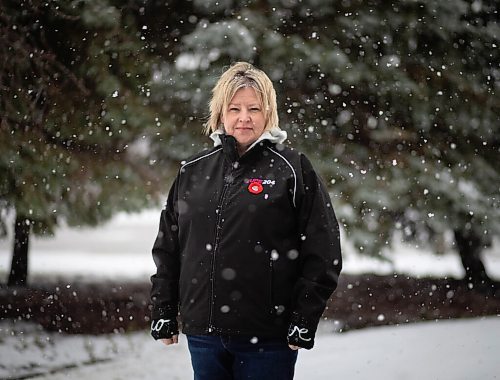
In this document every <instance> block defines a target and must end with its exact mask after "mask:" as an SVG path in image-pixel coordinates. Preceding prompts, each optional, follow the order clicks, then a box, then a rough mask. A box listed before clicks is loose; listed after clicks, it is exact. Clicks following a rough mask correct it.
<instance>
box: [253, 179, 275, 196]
mask: <svg viewBox="0 0 500 380" xmlns="http://www.w3.org/2000/svg"><path fill="white" fill-rule="evenodd" d="M274 184H276V181H275V180H273V179H260V178H250V179H249V180H248V191H249V192H250V193H251V194H260V193H262V191H263V190H264V185H270V186H273V185H274Z"/></svg>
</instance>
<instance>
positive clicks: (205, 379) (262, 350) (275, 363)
mask: <svg viewBox="0 0 500 380" xmlns="http://www.w3.org/2000/svg"><path fill="white" fill-rule="evenodd" d="M187 341H188V347H189V352H190V354H191V364H192V365H193V370H194V380H247V379H256V380H292V379H293V374H294V370H295V362H296V361H297V351H294V350H292V349H290V348H289V347H288V343H287V342H286V339H282V340H281V339H262V338H261V339H257V338H243V337H236V336H207V335H188V336H187Z"/></svg>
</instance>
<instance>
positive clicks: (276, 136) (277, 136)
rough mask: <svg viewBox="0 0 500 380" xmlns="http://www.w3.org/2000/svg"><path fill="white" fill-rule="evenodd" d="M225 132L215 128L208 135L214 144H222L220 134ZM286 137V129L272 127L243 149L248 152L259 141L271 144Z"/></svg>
mask: <svg viewBox="0 0 500 380" xmlns="http://www.w3.org/2000/svg"><path fill="white" fill-rule="evenodd" d="M225 135H226V134H225V132H224V130H223V129H222V128H220V129H217V130H216V131H215V132H213V133H212V134H211V135H210V138H211V139H212V140H213V142H214V146H219V145H222V139H221V137H222V136H225ZM286 138H287V133H286V131H283V130H282V129H280V128H278V127H273V128H271V129H269V130H267V131H264V133H263V134H262V135H260V137H259V138H258V139H257V140H256V141H255V142H254V143H253V144H252V145H250V146H249V147H248V149H247V150H246V151H245V153H246V152H248V151H249V150H250V149H252V148H253V147H254V146H256V145H257V144H258V143H260V142H261V141H264V140H267V141H269V142H271V143H273V144H282V143H283V142H284V141H285V140H286Z"/></svg>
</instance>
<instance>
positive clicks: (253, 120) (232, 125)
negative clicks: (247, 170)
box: [222, 87, 266, 154]
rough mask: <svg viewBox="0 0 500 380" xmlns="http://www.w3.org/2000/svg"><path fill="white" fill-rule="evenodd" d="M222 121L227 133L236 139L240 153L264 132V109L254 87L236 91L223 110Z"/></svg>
mask: <svg viewBox="0 0 500 380" xmlns="http://www.w3.org/2000/svg"><path fill="white" fill-rule="evenodd" d="M222 123H223V124H224V129H225V131H226V134H227V135H230V136H233V137H234V138H235V139H236V141H237V143H238V151H239V152H240V154H241V153H243V152H244V151H245V150H246V149H247V148H248V147H249V146H250V145H252V144H253V143H254V142H255V141H256V140H257V139H258V138H259V137H260V135H262V133H264V128H265V126H266V120H265V117H264V110H263V109H262V106H261V104H260V103H259V98H258V97H257V95H256V93H255V90H254V89H253V88H252V87H243V88H240V89H239V90H238V91H236V93H235V94H234V96H233V99H231V101H230V102H229V105H228V107H227V109H226V110H224V112H223V116H222Z"/></svg>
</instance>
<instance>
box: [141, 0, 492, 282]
mask: <svg viewBox="0 0 500 380" xmlns="http://www.w3.org/2000/svg"><path fill="white" fill-rule="evenodd" d="M161 8H162V4H161V3H156V2H151V3H150V4H149V10H150V11H151V10H152V9H154V10H155V12H161V11H160V10H161ZM176 9H177V12H178V14H179V19H180V20H183V21H184V25H183V26H182V27H176V28H175V31H176V36H175V43H174V44H173V45H171V46H170V51H169V55H168V57H165V62H164V63H163V64H162V66H161V67H159V68H158V71H157V74H156V76H155V78H156V82H155V84H154V87H155V88H162V93H161V94H162V97H160V98H159V99H162V100H164V101H166V102H168V103H169V104H171V105H172V107H174V106H175V107H176V110H177V111H178V113H179V114H184V115H186V117H188V116H189V117H190V118H191V121H190V125H191V126H192V127H191V128H192V129H194V130H196V129H197V128H198V130H199V128H201V124H202V122H203V117H202V116H203V115H204V114H205V112H206V111H205V110H206V104H207V101H208V97H209V95H210V89H211V87H212V86H213V84H214V82H215V80H216V79H217V76H218V75H220V73H221V72H222V71H223V68H224V67H225V66H227V65H229V64H230V63H231V62H234V61H237V60H248V61H250V62H253V63H255V64H256V65H258V66H259V67H261V68H262V69H264V70H265V71H266V72H267V73H269V74H270V76H271V79H272V80H273V81H274V83H275V84H276V86H277V90H278V97H279V104H280V111H281V112H280V120H281V126H282V127H283V128H284V129H286V130H288V131H289V132H290V137H291V140H292V141H293V142H294V143H295V144H296V145H299V146H300V148H301V149H304V150H306V151H308V153H309V154H311V155H312V156H313V158H314V159H315V161H316V165H317V166H318V167H319V168H320V170H321V171H322V173H323V175H324V176H325V177H326V178H327V179H328V181H330V185H331V191H332V193H333V194H334V197H335V202H336V203H337V206H338V214H339V217H340V220H341V222H342V223H343V225H344V227H345V231H346V232H347V235H348V238H349V239H350V240H351V241H353V242H354V244H355V246H356V248H357V249H358V250H360V251H361V252H364V253H367V254H371V255H381V254H382V252H383V249H384V248H385V247H388V246H390V244H391V240H393V238H394V236H395V235H401V236H402V237H403V238H404V239H406V240H414V241H417V242H418V244H419V245H427V246H430V247H433V248H435V249H436V250H438V241H439V239H438V237H439V236H442V235H443V234H444V233H446V232H449V231H451V232H452V233H453V235H454V236H455V239H456V248H457V250H458V251H459V253H460V255H461V258H462V262H463V264H464V268H465V271H466V277H467V279H468V281H470V282H471V283H472V284H473V285H478V284H481V283H484V282H485V281H486V282H488V281H489V278H488V276H487V274H486V271H485V269H484V266H483V265H482V262H481V259H480V256H479V253H480V252H481V250H482V249H483V248H484V247H485V246H487V245H488V244H490V242H491V239H492V237H493V236H498V234H499V233H500V211H499V210H500V207H499V199H498V192H499V187H498V184H499V183H500V181H499V179H500V173H499V169H498V166H497V165H496V159H497V157H498V153H499V150H500V143H499V137H498V136H499V128H498V120H499V115H500V104H499V101H498V96H497V95H496V89H497V87H498V83H499V82H498V81H499V75H500V74H499V70H498V66H499V63H500V60H499V49H498V37H499V26H498V25H499V23H498V18H499V17H498V11H497V8H496V6H495V2H493V1H482V2H479V1H438V0H422V1H413V0H403V1H398V2H385V1H361V0H343V1H338V2H332V1H326V0H302V1H297V0H271V1H259V0H256V1H251V0H247V1H244V2H234V1H231V0H224V1H220V0H218V1H198V0H193V1H192V2H190V6H189V8H186V10H185V12H184V13H182V12H183V10H182V8H180V7H179V8H176ZM181 14H182V15H181ZM186 24H189V25H188V26H186ZM152 38H155V36H152ZM156 38H159V39H162V38H166V39H167V40H168V36H166V35H165V34H162V33H158V34H157V35H156ZM170 41H172V40H171V39H170ZM187 141H189V139H187Z"/></svg>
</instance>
